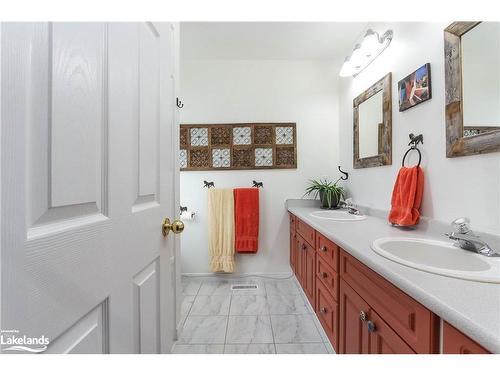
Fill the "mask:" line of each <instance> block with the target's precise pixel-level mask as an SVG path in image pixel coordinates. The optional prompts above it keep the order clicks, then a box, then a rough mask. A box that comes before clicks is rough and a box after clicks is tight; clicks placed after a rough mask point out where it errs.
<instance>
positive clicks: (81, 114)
mask: <svg viewBox="0 0 500 375" xmlns="http://www.w3.org/2000/svg"><path fill="white" fill-rule="evenodd" d="M176 27H177V26H176V25H175V24H169V23H154V24H153V23H109V24H108V23H3V24H2V25H1V32H0V37H1V60H0V61H1V74H0V80H1V99H0V100H1V105H2V106H1V108H2V112H1V132H0V139H1V149H0V158H1V159H0V160H1V164H0V172H1V190H0V193H1V216H0V225H1V253H0V255H1V258H0V260H1V272H0V275H1V294H0V297H1V303H0V309H1V320H0V328H1V330H2V332H1V335H2V340H3V341H2V346H1V349H2V352H4V353H10V352H14V351H15V352H41V351H43V352H47V353H168V352H169V351H170V348H171V345H172V342H173V340H174V339H175V321H176V317H175V314H176V307H175V287H176V286H175V279H176V278H175V254H176V248H175V246H176V245H175V243H176V241H174V238H173V236H174V235H173V234H170V235H169V236H167V237H166V238H164V237H163V236H162V233H161V222H162V219H163V218H164V217H169V218H170V219H173V218H174V216H175V215H176V213H177V209H176V205H175V199H176V196H175V192H176V186H175V184H177V183H178V176H177V175H176V173H178V172H177V168H176V155H175V151H174V146H175V144H176V143H175V142H176V139H175V135H176V134H177V129H176V126H174V125H175V122H176V118H177V115H176V110H175V104H174V103H175V80H174V77H175V70H176V68H175V67H176V64H175V61H176V58H177V49H178V47H177V43H176V33H177V31H176ZM19 338H21V339H19ZM27 338H29V339H30V340H28V339H27Z"/></svg>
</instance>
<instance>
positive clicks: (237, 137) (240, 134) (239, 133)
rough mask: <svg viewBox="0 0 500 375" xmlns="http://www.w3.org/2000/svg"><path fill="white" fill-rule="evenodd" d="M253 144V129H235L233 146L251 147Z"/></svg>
mask: <svg viewBox="0 0 500 375" xmlns="http://www.w3.org/2000/svg"><path fill="white" fill-rule="evenodd" d="M250 143H252V128H250V127H249V126H244V127H240V126H237V127H234V128H233V144H235V145H249V144H250Z"/></svg>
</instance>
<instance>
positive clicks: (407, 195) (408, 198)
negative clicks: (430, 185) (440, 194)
mask: <svg viewBox="0 0 500 375" xmlns="http://www.w3.org/2000/svg"><path fill="white" fill-rule="evenodd" d="M423 190H424V171H423V170H422V169H421V168H420V167H417V166H416V167H411V168H406V167H402V168H401V169H400V170H399V173H398V178H397V179H396V183H395V184H394V190H393V191H392V199H391V206H392V208H391V212H390V213H389V222H391V223H392V224H397V225H405V226H407V225H415V224H417V223H418V220H419V219H420V212H419V211H418V210H419V208H420V203H421V202H422V193H423Z"/></svg>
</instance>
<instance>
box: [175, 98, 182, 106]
mask: <svg viewBox="0 0 500 375" xmlns="http://www.w3.org/2000/svg"><path fill="white" fill-rule="evenodd" d="M175 104H176V105H177V107H178V108H182V107H184V103H182V101H180V100H179V98H175Z"/></svg>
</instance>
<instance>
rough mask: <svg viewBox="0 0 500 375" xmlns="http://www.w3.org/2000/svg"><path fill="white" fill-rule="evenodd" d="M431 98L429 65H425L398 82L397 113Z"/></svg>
mask: <svg viewBox="0 0 500 375" xmlns="http://www.w3.org/2000/svg"><path fill="white" fill-rule="evenodd" d="M431 98H432V89H431V64H429V63H427V64H425V65H422V66H421V67H420V68H418V69H417V70H415V71H414V72H413V73H411V74H410V75H408V76H406V77H405V78H403V79H402V80H401V81H399V82H398V99H399V112H403V111H406V110H407V109H408V108H411V107H415V106H416V105H418V104H420V103H423V102H425V101H426V100H429V99H431Z"/></svg>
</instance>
